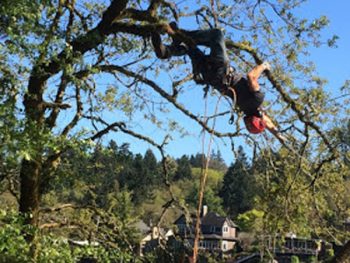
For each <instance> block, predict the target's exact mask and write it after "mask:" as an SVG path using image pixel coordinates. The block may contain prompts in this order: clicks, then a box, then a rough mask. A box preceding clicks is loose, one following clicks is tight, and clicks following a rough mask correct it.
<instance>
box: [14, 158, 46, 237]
mask: <svg viewBox="0 0 350 263" xmlns="http://www.w3.org/2000/svg"><path fill="white" fill-rule="evenodd" d="M40 173H41V165H40V164H39V163H37V162H36V161H27V160H23V161H22V166H21V172H20V178H21V196H20V203H19V211H20V212H21V213H23V214H25V215H26V220H25V223H26V224H30V225H33V226H37V224H38V216H39V200H40V197H39V185H40ZM29 239H31V238H29Z"/></svg>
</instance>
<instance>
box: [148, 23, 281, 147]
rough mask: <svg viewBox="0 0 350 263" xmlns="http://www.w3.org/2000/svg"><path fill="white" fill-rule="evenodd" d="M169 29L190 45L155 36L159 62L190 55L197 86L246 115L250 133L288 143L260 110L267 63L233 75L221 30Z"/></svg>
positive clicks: (268, 68)
mask: <svg viewBox="0 0 350 263" xmlns="http://www.w3.org/2000/svg"><path fill="white" fill-rule="evenodd" d="M170 28H171V29H172V30H173V31H174V32H175V33H176V32H177V33H179V34H181V35H182V36H183V37H185V38H187V39H188V41H186V44H185V43H184V42H183V41H182V40H180V39H178V38H176V35H174V36H172V37H173V43H172V44H171V45H164V44H163V43H162V41H161V37H160V35H159V34H158V33H153V34H152V44H153V47H154V50H155V53H156V55H157V57H158V58H161V59H166V58H170V57H171V56H182V55H186V54H187V55H189V57H190V58H191V61H192V67H193V75H194V76H193V78H194V81H195V82H196V83H197V84H205V85H211V86H212V87H214V88H215V89H216V90H218V91H219V92H221V93H223V94H224V95H226V96H228V97H230V98H231V99H232V100H233V101H234V103H236V104H237V106H238V108H239V109H240V110H241V111H242V112H243V113H244V115H245V116H244V123H245V125H246V128H247V130H248V131H249V132H250V133H254V134H257V133H261V132H263V131H264V130H265V128H267V129H268V130H269V131H270V132H271V133H272V134H273V135H274V136H275V137H276V138H277V139H278V140H279V141H280V142H282V143H284V142H285V141H286V139H285V138H284V137H283V136H282V135H281V134H280V133H279V132H278V129H277V128H276V126H275V125H274V124H273V122H272V120H271V119H270V118H269V117H268V116H267V115H266V113H264V112H263V111H262V108H261V104H262V103H263V101H264V96H265V95H264V93H262V92H261V90H260V85H259V83H258V79H259V77H260V75H261V74H262V73H263V72H264V71H265V70H270V64H269V63H268V62H264V63H263V64H261V65H257V66H256V67H254V68H253V69H252V70H251V71H250V72H248V74H247V76H246V77H243V76H242V75H241V74H238V73H236V72H234V71H233V69H232V68H231V67H230V65H229V60H228V56H227V52H226V46H225V39H224V35H223V33H222V31H221V30H220V29H208V30H194V31H186V30H179V29H178V27H177V24H176V23H174V22H172V23H170ZM198 45H202V46H206V47H209V48H210V54H209V55H205V54H204V53H203V52H202V51H201V50H200V49H198V47H197V46H198Z"/></svg>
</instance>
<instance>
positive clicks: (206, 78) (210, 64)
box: [184, 29, 229, 88]
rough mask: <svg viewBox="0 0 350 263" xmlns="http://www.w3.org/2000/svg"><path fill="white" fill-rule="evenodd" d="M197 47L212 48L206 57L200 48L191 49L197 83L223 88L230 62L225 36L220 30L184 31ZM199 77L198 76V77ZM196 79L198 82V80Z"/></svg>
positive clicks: (189, 53) (190, 53)
mask: <svg viewBox="0 0 350 263" xmlns="http://www.w3.org/2000/svg"><path fill="white" fill-rule="evenodd" d="M184 33H185V34H186V35H188V36H189V37H190V38H191V39H192V40H193V41H194V42H195V44H196V45H202V46H206V47H209V48H210V54H209V55H204V53H203V52H202V51H200V50H199V49H198V48H195V49H190V50H189V51H188V55H189V56H190V58H191V60H192V65H193V73H194V75H195V81H196V82H197V83H200V84H209V85H212V86H214V87H217V88H221V86H222V85H223V84H224V82H225V79H226V74H227V72H228V66H229V60H228V56H227V52H226V45H225V38H224V34H223V33H222V31H221V30H220V29H208V30H195V31H184ZM196 75H197V76H196ZM196 77H197V78H198V80H196Z"/></svg>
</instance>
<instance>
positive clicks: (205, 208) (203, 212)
mask: <svg viewBox="0 0 350 263" xmlns="http://www.w3.org/2000/svg"><path fill="white" fill-rule="evenodd" d="M207 213H208V206H207V205H203V211H202V217H205V216H206V215H207Z"/></svg>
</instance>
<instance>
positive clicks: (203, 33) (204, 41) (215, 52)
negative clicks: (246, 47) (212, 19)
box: [181, 28, 228, 62]
mask: <svg viewBox="0 0 350 263" xmlns="http://www.w3.org/2000/svg"><path fill="white" fill-rule="evenodd" d="M181 32H183V33H184V34H185V35H186V36H188V37H190V38H191V39H192V40H193V41H194V42H195V44H196V45H203V46H206V47H209V48H210V56H211V58H212V59H215V60H217V61H224V62H227V61H228V57H227V53H226V45H225V39H224V34H223V32H222V31H221V30H220V29H217V28H216V29H207V30H194V31H185V30H183V31H181Z"/></svg>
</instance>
